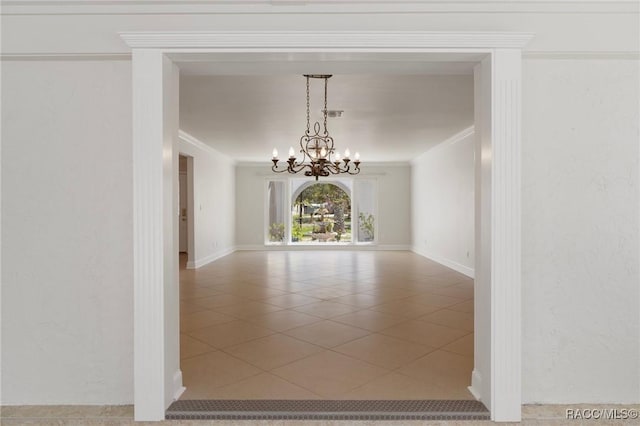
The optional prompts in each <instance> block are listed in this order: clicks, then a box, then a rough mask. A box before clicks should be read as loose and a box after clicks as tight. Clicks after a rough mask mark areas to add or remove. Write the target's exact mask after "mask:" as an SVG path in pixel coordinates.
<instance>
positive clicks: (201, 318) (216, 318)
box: [180, 310, 235, 332]
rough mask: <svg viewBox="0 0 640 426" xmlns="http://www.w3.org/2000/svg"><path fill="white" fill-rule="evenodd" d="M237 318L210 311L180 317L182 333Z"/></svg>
mask: <svg viewBox="0 0 640 426" xmlns="http://www.w3.org/2000/svg"><path fill="white" fill-rule="evenodd" d="M234 319H235V318H233V317H230V316H228V315H225V314H221V313H220V312H214V311H210V310H204V311H198V312H195V313H193V314H188V315H182V316H181V317H180V331H182V332H189V331H194V330H198V329H200V328H205V327H210V326H212V325H216V324H222V323H225V322H230V321H233V320H234Z"/></svg>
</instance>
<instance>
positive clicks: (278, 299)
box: [180, 251, 473, 399]
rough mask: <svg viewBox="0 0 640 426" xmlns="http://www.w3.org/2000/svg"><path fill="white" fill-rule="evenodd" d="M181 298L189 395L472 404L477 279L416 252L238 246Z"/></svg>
mask: <svg viewBox="0 0 640 426" xmlns="http://www.w3.org/2000/svg"><path fill="white" fill-rule="evenodd" d="M185 263H186V259H184V257H182V258H181V266H182V267H184V265H185ZM180 299H181V300H180V305H181V306H180V311H181V317H180V327H181V347H180V349H181V351H180V356H181V368H182V373H183V381H184V384H185V386H186V388H187V390H186V391H185V393H184V394H183V396H182V398H181V399H473V397H472V395H471V394H470V393H469V391H468V390H467V386H468V385H469V381H470V377H471V371H472V369H473V280H471V279H469V278H468V277H466V276H464V275H462V274H460V273H457V272H455V271H453V270H451V269H448V268H446V267H444V266H442V265H440V264H437V263H435V262H432V261H430V260H428V259H425V258H423V257H421V256H418V255H416V254H413V253H411V252H405V251H357V252H356V251H297V252H289V251H244V252H235V253H233V254H231V255H229V256H226V257H224V258H222V259H219V260H217V261H215V262H213V263H210V264H208V265H206V266H204V267H202V268H200V269H197V270H187V269H181V271H180Z"/></svg>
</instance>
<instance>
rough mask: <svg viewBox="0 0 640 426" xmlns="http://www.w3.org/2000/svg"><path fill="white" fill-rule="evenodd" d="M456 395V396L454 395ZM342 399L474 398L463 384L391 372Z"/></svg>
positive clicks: (343, 396) (348, 393) (345, 395)
mask: <svg viewBox="0 0 640 426" xmlns="http://www.w3.org/2000/svg"><path fill="white" fill-rule="evenodd" d="M454 395H455V397H454ZM341 398H342V399H391V400H393V399H474V397H473V395H471V393H470V392H469V391H468V390H467V389H466V387H464V386H461V387H460V388H452V387H451V386H442V385H438V384H435V383H427V382H422V381H419V380H414V379H412V378H411V377H407V376H405V375H404V374H398V373H389V374H386V375H384V376H382V377H379V378H376V379H374V380H372V381H371V382H369V383H366V384H365V385H363V386H361V387H358V388H356V389H354V390H352V391H350V392H347V393H346V394H344V395H342V397H341Z"/></svg>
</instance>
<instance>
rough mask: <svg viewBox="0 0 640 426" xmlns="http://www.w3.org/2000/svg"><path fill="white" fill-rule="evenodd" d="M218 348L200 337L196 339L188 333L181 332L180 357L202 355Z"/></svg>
mask: <svg viewBox="0 0 640 426" xmlns="http://www.w3.org/2000/svg"><path fill="white" fill-rule="evenodd" d="M216 350H217V349H216V348H214V347H212V346H209V345H207V344H206V343H204V342H201V341H200V340H198V339H194V338H193V337H191V336H188V335H186V334H180V359H185V358H191V357H192V356H196V355H202V354H204V353H207V352H213V351H216Z"/></svg>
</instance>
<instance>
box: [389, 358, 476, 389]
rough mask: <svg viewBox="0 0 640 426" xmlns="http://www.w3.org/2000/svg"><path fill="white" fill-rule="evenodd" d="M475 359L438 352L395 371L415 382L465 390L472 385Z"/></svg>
mask: <svg viewBox="0 0 640 426" xmlns="http://www.w3.org/2000/svg"><path fill="white" fill-rule="evenodd" d="M472 371H473V358H472V357H467V356H463V355H458V354H454V353H452V352H446V351H442V350H438V351H435V352H431V353H429V354H427V355H425V356H423V357H422V358H419V359H417V360H415V361H413V362H411V363H409V364H407V365H405V366H402V367H400V368H399V369H397V370H395V372H396V373H400V374H404V375H406V376H408V377H412V378H413V379H415V380H420V381H424V382H428V383H434V384H435V385H437V386H441V387H444V388H449V389H451V388H454V389H457V388H464V387H466V386H469V385H470V384H471V372H472Z"/></svg>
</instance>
